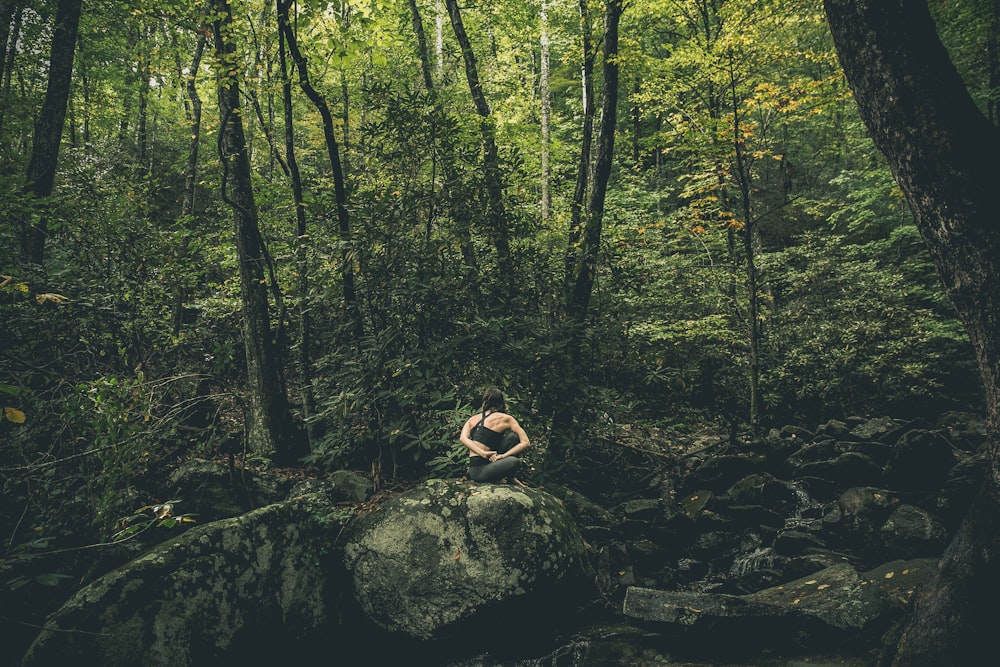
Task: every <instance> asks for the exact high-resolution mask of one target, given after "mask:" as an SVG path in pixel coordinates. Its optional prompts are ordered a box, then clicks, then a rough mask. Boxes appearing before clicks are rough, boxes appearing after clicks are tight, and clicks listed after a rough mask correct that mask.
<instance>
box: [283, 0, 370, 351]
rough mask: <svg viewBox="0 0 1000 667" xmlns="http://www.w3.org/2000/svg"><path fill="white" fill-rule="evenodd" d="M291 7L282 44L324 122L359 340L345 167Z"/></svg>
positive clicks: (288, 0)
mask: <svg viewBox="0 0 1000 667" xmlns="http://www.w3.org/2000/svg"><path fill="white" fill-rule="evenodd" d="M291 6H292V0H281V2H279V3H278V29H279V30H281V31H282V32H283V33H284V35H285V43H286V44H287V45H288V54H289V55H290V56H291V57H292V60H293V61H294V62H295V66H296V71H297V72H298V76H299V87H300V88H301V89H302V92H304V93H305V94H306V97H308V98H309V101H310V102H312V103H313V106H315V107H316V110H317V111H318V112H319V115H320V118H321V119H322V121H323V137H324V138H325V140H326V151H327V157H328V159H329V161H330V169H331V170H332V171H333V191H334V196H335V197H336V200H337V223H338V226H339V229H338V231H339V233H340V239H341V241H343V243H344V252H343V255H342V261H343V264H342V266H341V277H342V280H343V290H344V306H345V310H346V312H347V317H348V319H349V320H350V322H351V326H352V331H353V335H354V340H355V341H358V340H360V339H361V336H362V335H364V321H363V319H362V317H361V308H360V305H359V304H358V295H357V290H356V288H355V286H354V253H353V251H352V250H351V245H352V244H351V221H350V214H349V213H348V210H347V186H346V184H345V178H344V167H343V164H342V163H341V161H340V145H339V144H338V142H337V135H336V133H335V130H334V126H333V114H331V113H330V106H329V105H328V104H327V103H326V99H325V98H324V97H323V96H322V95H320V94H319V92H318V91H317V90H316V89H315V88H313V85H312V83H311V82H310V80H309V67H308V63H307V62H306V59H305V57H304V56H303V55H302V53H301V51H299V44H298V39H297V38H296V36H295V31H294V30H293V29H292V25H291V23H290V21H289V17H288V12H289V9H290V8H291Z"/></svg>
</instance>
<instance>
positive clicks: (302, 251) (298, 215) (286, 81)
mask: <svg viewBox="0 0 1000 667" xmlns="http://www.w3.org/2000/svg"><path fill="white" fill-rule="evenodd" d="M277 9H278V21H279V30H278V68H279V69H280V75H281V106H282V111H283V113H284V117H285V162H286V163H287V165H288V175H289V178H290V179H291V184H292V202H293V204H294V206H295V264H296V269H297V271H298V274H299V284H298V292H299V373H300V379H301V381H302V390H301V391H302V416H303V419H304V420H305V423H306V439H307V440H308V443H309V448H310V449H312V441H313V427H312V422H311V420H310V417H311V416H312V414H313V392H312V337H311V328H312V327H311V322H310V317H309V313H310V303H309V252H308V250H309V248H308V244H309V237H308V234H307V228H306V206H305V197H304V195H303V190H302V176H301V174H300V173H299V161H298V159H297V158H296V156H295V124H294V122H293V121H294V118H293V116H292V79H291V77H290V76H289V74H288V62H287V58H286V57H285V50H286V45H285V33H284V31H283V30H282V29H281V23H280V22H281V21H286V22H287V20H288V13H287V8H286V7H283V6H282V2H281V0H277ZM283 10H284V13H283Z"/></svg>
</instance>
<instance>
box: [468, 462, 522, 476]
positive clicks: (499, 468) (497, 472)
mask: <svg viewBox="0 0 1000 667" xmlns="http://www.w3.org/2000/svg"><path fill="white" fill-rule="evenodd" d="M520 468H521V460H520V459H519V458H517V457H516V456H508V457H506V458H502V459H500V460H499V461H494V462H493V463H490V462H489V461H487V460H486V459H484V458H483V457H481V456H473V457H470V458H469V477H470V478H471V479H472V481H474V482H499V481H500V480H502V479H513V477H514V475H515V474H516V473H517V471H518V470H520Z"/></svg>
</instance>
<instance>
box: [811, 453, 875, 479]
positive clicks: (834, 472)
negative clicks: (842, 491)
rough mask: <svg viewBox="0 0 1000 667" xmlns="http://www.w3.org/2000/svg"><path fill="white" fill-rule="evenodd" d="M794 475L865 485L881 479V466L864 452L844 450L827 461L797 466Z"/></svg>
mask: <svg viewBox="0 0 1000 667" xmlns="http://www.w3.org/2000/svg"><path fill="white" fill-rule="evenodd" d="M796 476H797V477H798V476H801V477H818V478H820V479H827V480H830V481H832V482H835V483H836V484H838V485H840V486H842V487H847V486H865V485H875V484H879V483H880V482H881V481H882V468H881V467H880V466H878V465H876V464H875V462H873V461H872V460H871V458H869V457H868V456H866V455H865V454H861V453H859V452H845V453H843V454H841V455H839V456H837V457H836V458H834V459H830V460H827V461H816V462H814V463H806V464H804V465H802V466H800V467H799V468H798V470H797V471H796Z"/></svg>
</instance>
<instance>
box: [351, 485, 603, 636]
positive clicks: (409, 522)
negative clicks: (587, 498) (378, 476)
mask: <svg viewBox="0 0 1000 667" xmlns="http://www.w3.org/2000/svg"><path fill="white" fill-rule="evenodd" d="M344 552H345V562H346V564H347V568H348V570H350V571H351V572H352V574H353V578H354V586H355V595H356V597H357V599H358V601H359V602H360V604H361V607H362V609H364V611H365V613H366V614H367V615H368V616H369V617H370V618H371V619H372V620H373V621H375V622H376V623H377V624H378V625H380V626H381V627H383V628H385V629H387V630H390V631H393V632H399V633H403V634H405V635H408V636H412V637H416V638H419V639H431V638H436V637H441V636H446V635H448V634H449V632H450V631H452V630H455V628H456V627H457V626H460V625H462V624H463V623H469V622H472V621H473V620H477V621H479V620H483V619H484V618H485V617H489V616H490V614H491V613H493V614H497V613H498V611H499V610H500V609H502V610H503V611H504V612H505V613H508V612H509V613H517V614H519V615H520V617H521V620H522V621H523V618H524V615H525V614H526V613H530V612H532V611H537V610H538V609H539V608H540V606H544V605H546V604H548V603H551V602H553V601H556V600H559V599H560V598H562V597H563V596H562V595H560V593H567V592H569V590H570V589H571V588H572V587H573V584H578V583H579V581H578V580H576V577H577V576H579V575H581V574H583V573H584V572H585V571H586V569H587V565H586V560H585V559H586V546H585V544H584V541H583V539H582V538H581V537H580V533H579V532H578V530H577V527H576V525H575V523H574V522H573V520H572V518H571V517H570V515H569V513H568V512H567V511H566V509H565V508H564V506H563V504H562V503H561V502H560V501H559V500H558V499H556V498H555V497H554V496H552V495H550V494H548V493H546V492H544V491H542V490H539V489H525V488H518V487H514V486H507V485H498V484H475V483H471V482H461V481H453V480H430V481H428V482H425V483H423V484H421V485H419V486H417V487H416V488H414V489H413V490H411V491H409V492H407V493H405V494H402V495H400V496H398V497H396V498H394V499H392V500H390V501H388V502H387V503H385V504H384V505H382V506H381V507H380V508H379V509H377V510H375V511H374V512H372V513H370V514H368V515H366V516H364V517H361V518H360V519H358V520H357V521H355V523H354V524H353V525H352V527H351V529H350V534H349V535H348V538H347V541H346V543H345V545H344ZM483 622H484V623H485V621H483Z"/></svg>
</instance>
